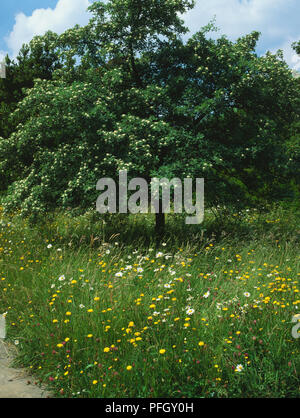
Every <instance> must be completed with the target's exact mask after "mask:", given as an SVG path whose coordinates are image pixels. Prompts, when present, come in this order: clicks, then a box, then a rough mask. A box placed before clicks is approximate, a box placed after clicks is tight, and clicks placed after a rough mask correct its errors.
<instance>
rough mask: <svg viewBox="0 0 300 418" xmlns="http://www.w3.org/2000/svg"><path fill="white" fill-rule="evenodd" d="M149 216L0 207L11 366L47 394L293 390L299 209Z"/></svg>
mask: <svg viewBox="0 0 300 418" xmlns="http://www.w3.org/2000/svg"><path fill="white" fill-rule="evenodd" d="M152 222H153V219H152V217H151V216H144V217H131V218H129V219H128V218H124V217H121V216H120V217H118V216H116V217H115V218H114V219H113V220H112V222H111V220H110V219H107V220H106V223H105V224H104V223H103V221H102V220H101V219H100V220H99V219H98V218H97V217H96V216H95V215H93V214H86V215H84V216H77V217H75V218H70V217H68V216H67V215H66V214H57V215H55V216H52V217H50V216H49V219H45V220H44V221H43V222H42V223H38V224H36V225H32V224H30V223H28V222H26V221H24V220H22V219H20V218H19V217H18V216H14V217H7V216H2V219H1V220H0V292H1V293H0V294H1V299H0V312H7V314H6V319H7V324H8V339H9V340H11V341H12V342H14V343H16V344H17V346H18V349H19V356H18V358H17V363H18V364H19V365H23V366H26V367H29V368H30V369H31V370H32V372H33V373H34V374H35V375H36V376H37V378H39V379H40V381H41V382H43V383H46V384H47V385H48V386H49V389H50V390H51V391H52V392H53V394H54V396H56V397H105V398H114V397H170V398H172V397H176V398H178V397H299V386H300V385H299V375H298V374H297V371H299V365H300V364H299V358H300V357H299V342H300V339H296V338H293V337H292V334H291V332H292V328H293V326H295V323H292V322H291V321H292V318H293V316H294V315H295V314H297V313H298V312H299V309H300V295H299V277H300V251H299V246H300V217H299V212H297V211H295V210H288V209H282V208H277V209H272V210H269V211H265V212H263V213H259V212H258V211H250V212H243V213H236V214H235V213H232V214H226V217H225V216H223V217H220V218H218V219H215V217H214V216H213V214H212V213H210V212H209V211H207V214H206V219H205V222H204V224H202V225H200V226H198V227H197V226H195V227H192V228H191V229H189V228H190V227H188V226H186V225H184V222H183V220H182V218H181V217H172V216H170V217H168V219H167V228H168V233H167V234H166V236H165V238H164V241H165V244H166V245H163V244H164V242H163V241H162V243H161V245H160V246H156V244H155V243H154V242H153V240H152V232H153V223H152ZM49 244H50V245H51V246H52V247H51V248H48V246H49V247H50V245H49ZM128 266H130V267H128ZM117 273H122V275H117V276H116V274H117ZM62 276H63V277H62ZM118 276H120V277H118ZM206 296H207V297H206ZM188 307H190V309H191V311H190V312H187V310H188ZM199 343H200V345H199ZM161 350H165V351H161ZM238 365H241V366H242V367H241V369H242V370H241V371H237V369H236V368H237V366H238ZM128 366H130V367H128Z"/></svg>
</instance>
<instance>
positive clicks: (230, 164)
mask: <svg viewBox="0 0 300 418" xmlns="http://www.w3.org/2000/svg"><path fill="white" fill-rule="evenodd" d="M192 4H193V2H191V1H189V2H188V1H175V0H173V1H165V2H160V1H158V0H157V1H150V0H149V1H145V2H138V1H134V0H128V1H122V2H121V1H117V0H111V1H108V2H107V3H105V4H104V3H101V2H95V3H94V4H93V5H92V6H91V8H90V11H91V12H92V13H93V15H94V17H93V18H92V19H91V21H90V22H89V24H88V25H87V26H86V27H84V28H80V27H78V26H76V27H75V28H73V29H70V30H69V31H67V32H66V33H64V34H63V35H61V36H60V37H58V39H57V42H56V44H55V48H59V49H60V51H62V52H61V54H62V55H63V56H64V57H65V58H64V60H65V62H66V63H67V64H66V65H65V66H64V68H62V69H59V70H56V71H55V73H54V79H53V80H51V81H47V80H37V81H36V82H35V85H34V88H33V89H31V90H29V91H28V93H27V96H26V97H25V98H24V99H23V101H22V102H20V103H19V105H18V108H17V110H16V111H15V113H14V118H15V119H16V120H18V121H19V126H18V128H17V129H16V131H15V132H14V133H12V135H11V136H10V138H9V139H8V140H6V141H1V143H0V152H1V155H3V156H4V158H3V161H2V162H1V165H0V171H1V174H4V173H5V172H6V169H7V167H8V166H11V164H12V161H13V162H14V163H16V162H17V164H18V167H20V170H19V171H18V180H17V181H15V182H14V183H12V184H11V186H10V187H9V189H8V194H7V198H6V200H5V202H4V203H5V207H6V208H7V210H9V209H13V208H16V207H17V208H20V209H21V210H22V212H23V213H24V214H29V213H32V212H39V213H43V212H46V211H48V210H50V209H54V208H55V207H57V206H59V207H62V208H68V207H80V208H82V209H83V210H84V209H87V208H91V207H94V205H95V201H96V197H97V192H96V190H95V185H96V183H97V181H98V180H99V179H100V178H101V177H108V176H109V177H112V178H116V177H117V172H118V171H119V170H121V169H126V170H128V174H129V177H143V178H145V179H146V180H149V179H150V178H152V177H167V178H169V179H171V178H173V177H180V178H183V177H192V178H196V177H198V178H199V177H200V178H201V177H204V178H205V183H206V193H205V199H206V202H207V203H208V204H214V205H220V204H226V205H228V204H234V205H237V204H238V203H243V202H245V201H248V202H249V201H251V200H252V201H253V199H257V198H259V197H263V196H265V195H266V192H267V190H268V188H270V185H272V184H274V183H276V182H277V183H280V182H281V181H282V180H281V177H282V175H281V172H282V171H283V170H284V169H285V167H286V164H287V159H288V156H287V152H286V140H287V138H288V133H289V126H290V124H291V123H293V122H294V121H295V119H296V118H297V109H298V107H297V106H298V103H299V89H298V87H297V86H298V84H297V83H296V80H295V79H294V78H293V76H292V72H291V70H290V69H289V68H288V66H287V64H286V63H285V62H284V61H283V58H282V54H281V53H280V52H279V53H277V54H275V55H273V54H270V53H268V54H266V56H264V57H258V56H257V55H256V53H255V47H256V43H257V40H258V38H259V34H258V33H257V32H254V33H252V34H250V35H248V36H245V37H243V38H240V39H238V40H237V41H236V42H235V43H233V42H230V41H229V40H228V39H227V38H226V37H225V36H222V37H220V38H219V39H217V40H213V39H210V38H209V37H208V33H209V31H211V30H212V29H214V26H213V24H209V25H208V26H207V27H205V28H203V29H201V30H200V31H199V32H198V33H197V34H195V35H194V36H192V37H191V38H190V39H189V40H188V41H187V42H183V41H182V39H181V35H182V34H183V33H185V32H186V29H185V28H184V26H183V24H182V22H181V21H180V19H179V18H178V15H177V13H178V12H181V13H182V12H184V11H185V10H187V9H188V8H190V7H191V6H192ZM75 57H79V58H80V60H79V62H78V63H77V64H76V63H75ZM11 155H13V156H14V158H13V159H12V158H11V157H10V156H11ZM156 226H157V231H158V232H162V229H163V226H164V216H163V215H158V216H157V217H156Z"/></svg>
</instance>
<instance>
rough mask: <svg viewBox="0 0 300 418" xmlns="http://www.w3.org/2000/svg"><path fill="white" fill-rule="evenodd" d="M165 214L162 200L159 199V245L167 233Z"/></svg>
mask: <svg viewBox="0 0 300 418" xmlns="http://www.w3.org/2000/svg"><path fill="white" fill-rule="evenodd" d="M165 225H166V220H165V214H164V213H163V211H162V200H161V199H159V211H158V213H156V214H155V235H156V241H157V242H158V243H159V242H160V240H161V238H162V237H163V235H164V232H165Z"/></svg>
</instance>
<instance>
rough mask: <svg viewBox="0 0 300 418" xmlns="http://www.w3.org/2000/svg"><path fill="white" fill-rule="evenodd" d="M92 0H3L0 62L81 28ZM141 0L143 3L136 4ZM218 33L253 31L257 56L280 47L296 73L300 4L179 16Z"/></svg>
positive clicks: (275, 0)
mask: <svg viewBox="0 0 300 418" xmlns="http://www.w3.org/2000/svg"><path fill="white" fill-rule="evenodd" d="M91 1H92V0H25V1H24V0H8V1H4V2H2V4H1V15H0V59H1V58H2V56H3V55H4V54H5V53H8V54H9V56H11V57H14V56H16V55H17V53H18V51H19V49H20V47H21V46H22V44H23V43H25V42H29V41H30V39H32V37H33V36H34V35H40V34H43V33H44V32H45V31H46V30H52V31H54V32H57V33H61V32H63V31H64V30H66V29H67V28H70V27H72V26H74V25H75V24H76V23H78V24H80V25H85V24H86V23H87V22H88V20H89V16H88V14H87V12H86V9H87V7H88V5H89V4H90V3H91ZM141 1H142V0H141ZM214 16H215V17H216V24H217V26H218V27H219V28H220V32H219V33H220V34H225V35H227V36H228V38H230V39H232V40H235V39H237V37H239V36H242V35H245V34H247V33H250V32H251V31H253V30H258V31H260V32H261V33H262V36H261V39H260V41H259V44H258V49H257V52H258V53H259V54H264V53H265V52H266V51H267V50H271V51H272V52H274V51H276V50H277V49H282V50H283V51H284V54H285V59H286V61H287V62H288V64H289V65H290V67H291V68H293V69H296V70H298V71H300V58H299V57H298V56H297V55H296V54H295V53H294V51H293V50H292V49H291V47H290V45H291V43H292V42H294V41H297V40H300V0H196V7H195V8H194V9H193V10H191V11H190V12H188V13H187V14H186V15H184V16H183V18H184V20H185V22H186V25H187V26H188V27H189V28H190V30H191V33H194V32H195V31H197V30H198V29H199V28H200V27H202V26H204V25H206V24H207V23H208V21H210V20H211V19H212V18H213V17H214Z"/></svg>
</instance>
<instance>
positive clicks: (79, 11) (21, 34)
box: [5, 0, 90, 57]
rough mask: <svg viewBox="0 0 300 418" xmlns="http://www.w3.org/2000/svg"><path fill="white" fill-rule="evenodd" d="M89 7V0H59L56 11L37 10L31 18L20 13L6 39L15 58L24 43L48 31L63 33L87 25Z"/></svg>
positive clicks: (48, 9)
mask: <svg viewBox="0 0 300 418" xmlns="http://www.w3.org/2000/svg"><path fill="white" fill-rule="evenodd" d="M89 5H90V2H89V0H58V2H57V5H56V7H55V8H54V9H51V8H47V9H36V10H34V11H33V13H32V15H31V16H26V15H25V14H24V13H18V14H17V15H16V17H15V24H14V27H13V30H12V32H11V33H10V34H9V36H8V37H7V38H6V39H5V40H6V44H7V46H8V48H9V49H10V50H11V51H12V55H13V57H15V56H16V55H17V54H18V52H19V50H20V48H21V46H22V45H23V43H28V42H29V41H30V40H31V39H32V38H33V37H34V36H36V35H43V34H44V33H45V32H46V31H47V30H51V31H53V32H56V33H62V32H64V31H65V30H66V29H69V28H71V27H73V26H74V25H76V24H80V25H85V24H87V23H88V21H89V18H90V16H89V14H88V13H87V12H86V9H87V8H88V6H89Z"/></svg>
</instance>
